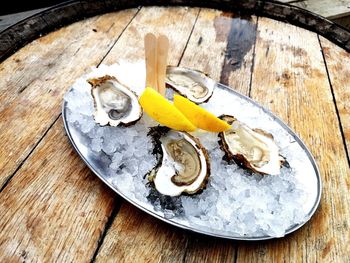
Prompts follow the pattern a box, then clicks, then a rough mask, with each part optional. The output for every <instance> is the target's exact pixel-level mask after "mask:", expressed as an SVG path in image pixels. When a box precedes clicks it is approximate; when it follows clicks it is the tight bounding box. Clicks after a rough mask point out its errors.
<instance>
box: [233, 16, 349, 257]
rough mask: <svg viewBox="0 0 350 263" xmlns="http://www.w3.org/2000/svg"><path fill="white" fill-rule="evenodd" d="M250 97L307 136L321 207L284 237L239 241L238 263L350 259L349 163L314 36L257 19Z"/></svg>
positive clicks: (287, 26) (271, 21)
mask: <svg viewBox="0 0 350 263" xmlns="http://www.w3.org/2000/svg"><path fill="white" fill-rule="evenodd" d="M258 32H259V34H258V37H257V43H256V56H255V65H254V72H253V82H252V91H251V94H252V97H253V98H254V99H256V100H258V101H259V102H260V103H261V104H262V105H264V106H266V107H268V108H270V109H271V110H272V111H273V112H275V113H276V114H277V115H279V116H280V117H281V118H282V119H283V120H285V121H286V122H287V123H288V124H289V125H290V126H291V127H292V128H293V129H294V130H295V131H296V132H297V134H299V135H300V136H301V138H302V139H303V140H304V141H305V143H306V145H307V146H308V147H309V148H310V150H311V151H312V153H313V155H314V156H315V158H316V161H317V163H318V165H319V168H320V171H321V176H322V179H323V183H324V185H323V195H322V200H321V206H320V207H319V209H318V211H317V213H316V214H315V215H314V216H313V218H312V219H311V221H310V222H308V223H307V224H306V225H305V226H304V227H302V228H301V229H300V230H298V231H297V232H296V233H294V234H292V235H289V236H287V237H285V238H283V239H278V240H272V241H269V242H264V243H252V244H247V245H240V246H239V248H238V252H237V253H238V255H237V259H238V260H237V261H238V262H257V261H267V262H349V261H350V258H349V255H350V251H349V241H350V240H349V238H350V237H349V225H350V221H349V211H350V210H349V194H348V193H349V178H348V176H347V175H349V174H350V171H349V166H348V163H347V160H346V156H345V150H344V145H343V142H342V138H341V134H340V132H339V123H338V120H337V115H336V112H335V106H334V104H333V100H332V94H331V90H330V85H329V83H328V79H327V74H326V70H325V65H324V62H323V58H322V54H321V52H320V46H319V42H318V38H317V35H316V34H315V33H312V32H309V31H306V30H304V29H301V28H297V27H295V26H291V25H287V24H285V23H282V22H277V21H274V20H271V19H267V18H261V19H260V18H259V22H258Z"/></svg>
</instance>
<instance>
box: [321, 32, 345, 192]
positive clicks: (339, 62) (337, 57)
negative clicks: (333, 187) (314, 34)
mask: <svg viewBox="0 0 350 263" xmlns="http://www.w3.org/2000/svg"><path fill="white" fill-rule="evenodd" d="M320 41H321V45H322V50H323V53H324V56H325V60H326V64H327V68H328V73H329V78H330V80H331V83H332V87H333V91H334V97H335V100H336V104H337V108H338V113H339V117H340V120H341V125H342V128H343V131H344V137H345V140H346V145H347V150H348V153H349V152H350V89H349V87H350V79H349V76H350V68H349V67H348V66H347V65H350V53H349V52H346V51H345V50H343V49H341V48H339V47H338V46H336V45H334V44H333V43H332V42H330V41H329V40H327V39H325V38H324V37H320ZM348 157H349V156H348ZM349 162H350V160H349ZM348 185H350V184H348Z"/></svg>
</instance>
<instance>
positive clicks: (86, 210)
mask: <svg viewBox="0 0 350 263" xmlns="http://www.w3.org/2000/svg"><path fill="white" fill-rule="evenodd" d="M74 2H75V1H73V2H71V3H72V5H73V3H74ZM87 2H89V1H85V2H84V1H79V3H80V4H84V3H87ZM112 2H113V1H105V3H112ZM121 2H124V1H121ZM125 2H127V1H125ZM131 2H133V1H131ZM149 2H150V1H149ZM160 2H162V1H160ZM172 2H175V1H172ZM178 2H181V1H178ZM194 2H196V1H190V2H189V3H190V4H191V3H192V4H193V3H194ZM212 2H213V3H216V2H217V1H212ZM223 2H224V3H226V1H223ZM238 2H239V3H242V1H238ZM251 2H252V1H246V3H247V4H248V3H251ZM255 2H257V1H255ZM258 2H259V1H258ZM89 3H90V4H91V2H89ZM113 3H114V2H113ZM207 5H209V4H207ZM106 6H107V4H106ZM89 7H90V8H91V9H89V10H90V13H86V15H87V16H90V15H91V14H96V12H97V11H96V9H93V5H90V6H89ZM209 7H214V6H210V5H209ZM116 8H117V7H116ZM240 8H241V9H239V10H243V11H244V10H245V9H244V7H243V6H241V7H240ZM265 8H266V6H265ZM71 10H75V11H77V10H76V9H74V8H73V9H71ZM243 11H242V12H238V11H237V12H222V11H219V10H215V9H207V8H204V7H188V8H187V7H186V8H184V7H139V8H131V9H127V10H121V11H116V12H111V13H107V14H102V15H97V16H93V17H91V18H88V19H85V20H81V21H79V22H76V23H73V24H70V25H67V26H65V27H62V28H61V29H59V30H56V31H54V32H51V33H48V34H47V35H45V36H43V37H40V38H38V39H35V40H34V41H32V42H30V43H29V44H27V45H25V46H24V47H23V48H21V49H19V50H18V51H17V52H15V53H14V54H12V55H10V53H12V52H13V50H14V49H16V48H19V47H20V46H21V45H23V44H25V43H26V42H28V41H29V40H30V38H31V37H32V38H35V37H36V36H37V34H38V33H40V32H36V33H32V35H31V34H29V32H28V31H26V30H27V29H28V28H27V29H24V31H23V32H24V33H23V34H28V35H27V36H26V38H25V39H22V40H21V41H22V42H15V43H19V44H18V46H15V45H12V46H7V47H6V48H7V49H6V48H5V46H2V51H3V53H1V54H2V57H1V58H2V59H4V60H3V62H2V63H1V64H0V89H1V93H0V102H1V103H0V117H1V123H0V131H1V132H0V171H1V173H0V212H1V216H0V229H1V232H0V262H32V261H38V262H55V261H57V262H94V261H96V262H258V261H266V262H350V245H349V244H350V231H349V228H350V210H349V208H350V202H349V201H350V200H349V199H350V195H349V188H350V168H349V164H350V160H349V150H350V149H349V147H350V106H349V105H350V89H349V85H350V78H349V76H350V53H349V52H347V51H346V50H345V49H344V48H346V45H348V42H346V41H348V40H346V41H345V36H343V37H344V38H343V42H344V43H343V44H341V43H340V42H339V41H340V40H339V39H338V40H337V39H335V38H332V37H330V36H327V37H328V38H330V39H332V41H335V42H337V44H334V43H333V42H331V41H329V40H327V39H326V38H324V37H323V36H321V35H320V34H318V33H315V32H311V31H308V30H306V29H303V28H301V27H298V26H295V25H291V24H290V23H287V22H282V21H277V20H276V19H272V18H267V17H264V16H263V15H262V13H263V12H260V13H256V15H251V14H248V13H247V12H243ZM260 11H261V10H260ZM72 12H73V11H72ZM51 14H52V17H50V16H46V18H45V19H51V20H52V21H58V20H59V19H56V18H55V15H54V13H53V12H52V13H51ZM265 15H267V14H266V13H265ZM290 16H295V14H294V15H290ZM39 17H41V18H40V19H42V17H45V15H43V14H41V16H39ZM68 17H69V16H68V15H67V17H66V18H65V19H66V20H65V21H68V22H69V23H70V22H71V19H70V18H68ZM270 17H271V16H270ZM35 19H36V20H35ZM35 19H34V20H33V21H36V24H35V23H34V22H33V23H34V24H32V25H39V24H40V21H41V20H40V19H39V18H37V17H36V18H35ZM55 19H56V20H55ZM282 20H284V19H282ZM59 21H61V20H59ZM291 21H292V22H293V19H291ZM41 22H42V21H41ZM61 22H62V21H61ZM61 22H60V23H61ZM68 22H67V23H68ZM294 22H295V21H294ZM326 22H327V21H326ZM326 22H324V25H325V24H326ZM45 23H47V24H46V26H48V25H49V23H48V22H47V21H46V22H45ZM294 24H297V23H294ZM51 25H54V26H51V29H52V28H53V27H56V26H57V24H55V23H54V22H53V23H52V24H51ZM40 26H43V25H40ZM15 28H16V27H15ZM48 28H50V27H49V26H48V27H47V28H46V29H47V30H48ZM314 29H315V28H314ZM11 30H12V31H11V32H12V33H11V34H14V33H13V32H14V30H15V29H14V28H12V29H11ZM150 31H152V32H158V33H164V34H166V35H167V36H168V37H169V38H170V40H171V49H170V52H171V53H170V64H174V65H181V66H186V67H191V68H196V69H199V70H202V71H205V72H207V73H209V75H210V76H212V77H213V78H214V79H216V80H218V81H220V82H222V83H224V84H228V85H229V86H231V87H233V88H234V89H236V90H237V91H239V92H241V93H243V94H246V95H249V96H250V97H252V98H253V99H255V100H257V101H258V102H259V103H261V104H262V105H263V106H265V107H267V108H269V109H270V110H271V111H272V112H274V113H275V114H276V115H278V116H279V117H281V119H282V120H284V121H285V122H286V123H288V124H289V125H290V126H291V127H292V129H293V130H295V131H296V133H297V134H298V135H300V137H301V138H302V140H303V141H304V142H305V143H306V145H307V146H308V147H309V148H310V150H311V152H312V154H313V155H314V157H315V159H316V161H317V163H318V165H319V168H320V171H321V176H322V180H323V184H324V185H323V195H322V200H321V205H320V207H319V209H318V210H317V212H316V214H315V215H314V216H313V217H312V219H311V220H310V221H309V222H308V223H307V224H306V225H305V226H303V227H302V228H301V229H299V230H298V231H296V232H294V233H292V234H290V235H288V236H286V237H284V238H281V239H274V240H270V241H264V242H236V241H232V240H224V239H217V238H213V237H207V236H202V235H199V234H194V233H190V232H187V231H185V230H181V229H178V228H176V227H173V226H170V225H168V224H166V223H164V222H161V221H160V220H157V219H155V218H153V217H151V216H149V215H148V214H145V213H144V212H142V211H140V210H138V209H137V208H135V207H133V206H132V205H130V204H129V203H127V202H125V201H124V200H123V199H122V198H121V197H119V196H118V195H116V194H115V193H113V192H112V191H111V190H110V189H109V188H108V187H107V186H106V185H104V183H103V182H102V181H100V180H99V179H98V178H97V177H96V176H95V175H94V174H93V173H92V172H91V171H90V170H89V169H88V168H87V167H86V166H85V165H84V163H83V162H82V160H81V159H80V158H79V156H78V155H77V154H76V152H75V151H74V149H73V147H72V146H71V145H70V143H69V141H68V138H67V136H66V134H65V131H64V128H63V123H62V117H61V105H62V100H63V95H64V93H65V92H66V91H67V89H68V88H69V87H70V85H72V84H73V83H74V81H75V80H76V79H77V78H78V77H80V76H81V75H83V74H84V73H87V72H89V71H90V70H91V67H93V66H98V65H100V64H101V63H103V64H113V63H115V62H116V61H118V60H120V59H127V60H129V61H135V60H138V59H141V58H143V56H144V54H143V36H144V34H145V33H146V32H150ZM47 32H49V31H47ZM5 33H6V32H5ZM320 33H322V34H323V35H324V32H320ZM6 34H8V35H10V34H9V33H8V32H7V33H6ZM336 35H337V34H336ZM340 35H341V34H340ZM13 36H14V35H13ZM337 36H338V37H339V34H338V35H337ZM14 39H15V38H13V39H12V42H11V41H10V40H8V41H7V40H6V39H5V40H6V41H7V42H6V41H5V40H4V39H1V41H2V43H5V42H6V43H14V42H13V40H14ZM339 45H341V46H342V47H340V46H339ZM5 49H6V50H5ZM4 50H5V51H4ZM9 55H10V56H9ZM6 57H7V58H6ZM5 58H6V59H5Z"/></svg>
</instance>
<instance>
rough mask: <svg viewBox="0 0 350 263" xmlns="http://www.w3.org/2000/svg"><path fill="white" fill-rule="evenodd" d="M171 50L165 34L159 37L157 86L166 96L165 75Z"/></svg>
mask: <svg viewBox="0 0 350 263" xmlns="http://www.w3.org/2000/svg"><path fill="white" fill-rule="evenodd" d="M168 50H169V39H168V38H167V37H166V36H165V35H160V36H159V37H158V43H157V84H158V85H157V86H158V92H159V93H160V94H161V95H162V96H165V76H166V67H167V59H168Z"/></svg>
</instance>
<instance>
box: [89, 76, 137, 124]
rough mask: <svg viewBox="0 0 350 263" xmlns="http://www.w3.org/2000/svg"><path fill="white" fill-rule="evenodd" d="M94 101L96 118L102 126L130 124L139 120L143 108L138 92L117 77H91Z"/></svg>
mask: <svg viewBox="0 0 350 263" xmlns="http://www.w3.org/2000/svg"><path fill="white" fill-rule="evenodd" d="M88 82H89V83H90V84H91V95H92V97H93V101H94V107H95V111H94V114H93V115H94V119H95V121H96V122H97V123H98V124H100V125H101V126H104V125H110V126H118V125H124V126H128V125H131V124H133V123H135V122H136V121H138V120H139V119H140V118H141V116H142V109H141V106H140V104H139V102H138V98H137V96H136V94H135V93H134V92H133V91H131V90H130V89H129V88H128V87H126V86H124V85H123V84H121V83H120V82H119V81H118V80H117V79H116V78H115V77H111V76H108V75H106V76H104V77H100V78H95V79H89V80H88Z"/></svg>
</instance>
